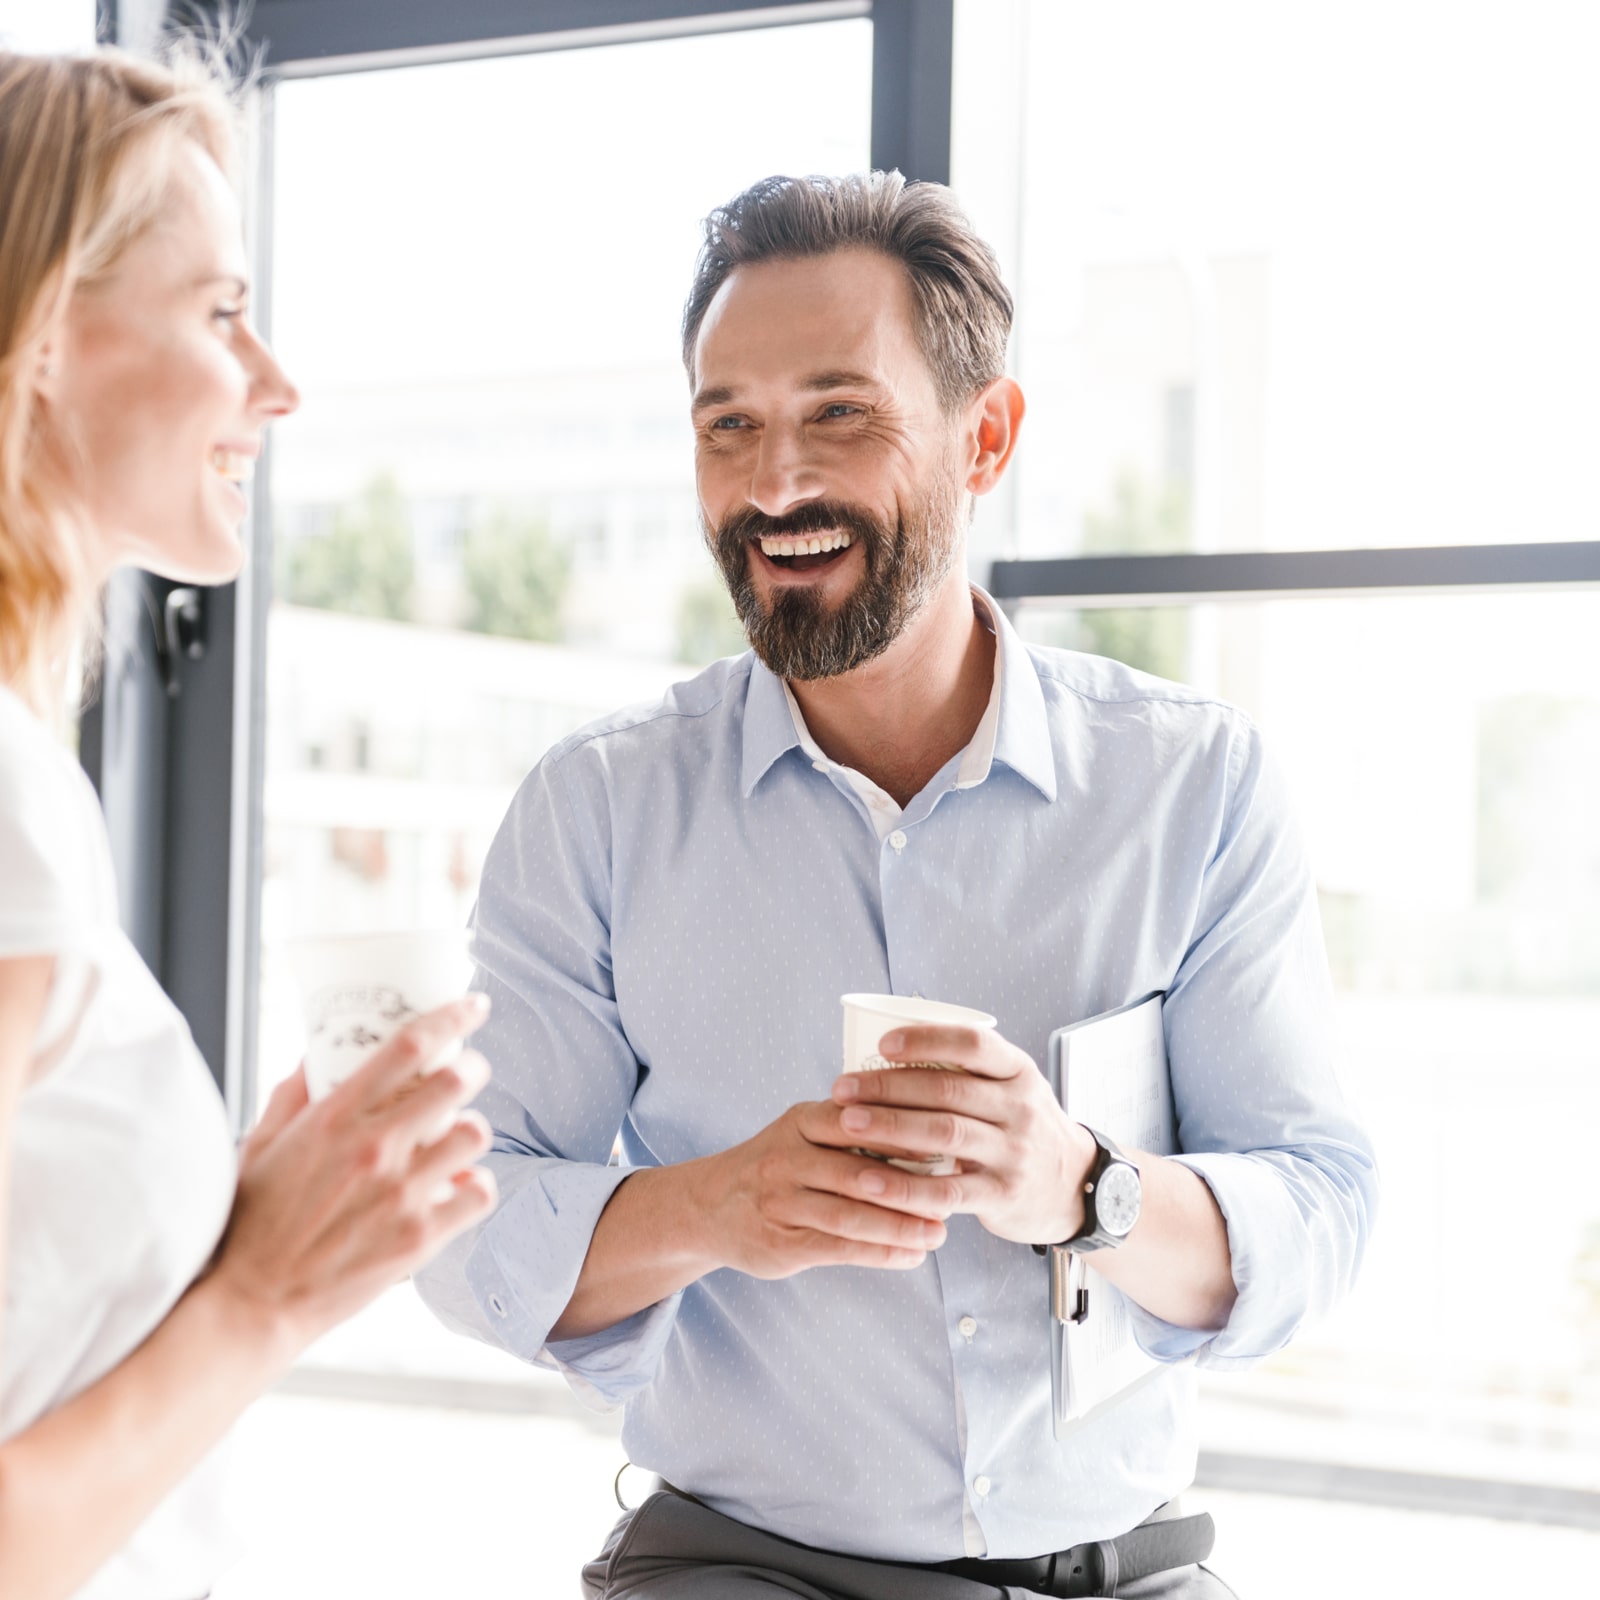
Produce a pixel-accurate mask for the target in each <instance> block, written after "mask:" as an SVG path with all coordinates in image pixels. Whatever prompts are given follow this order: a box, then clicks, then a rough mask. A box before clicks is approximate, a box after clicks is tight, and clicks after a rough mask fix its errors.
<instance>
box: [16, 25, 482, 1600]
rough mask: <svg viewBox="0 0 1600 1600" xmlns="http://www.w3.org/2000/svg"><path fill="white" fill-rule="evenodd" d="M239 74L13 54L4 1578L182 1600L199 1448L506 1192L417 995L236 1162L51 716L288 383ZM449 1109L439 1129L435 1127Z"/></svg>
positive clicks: (224, 503) (290, 1087) (219, 564)
mask: <svg viewBox="0 0 1600 1600" xmlns="http://www.w3.org/2000/svg"><path fill="white" fill-rule="evenodd" d="M232 156H233V149H232V141H231V136H230V111H229V106H228V102H227V100H226V98H225V96H224V95H223V94H222V92H221V91H220V90H219V89H218V88H217V87H216V86H215V85H214V84H213V83H212V82H211V81H210V80H209V78H208V77H207V76H206V75H205V74H204V73H203V72H201V71H200V70H199V69H198V68H195V67H192V66H191V67H174V68H173V69H171V70H168V69H165V68H160V67H156V66H153V65H150V64H146V63H141V62H137V61H135V60H133V59H131V58H128V57H124V56H120V55H116V54H112V53H106V54H102V55H99V56H95V57H91V58H84V59H74V60H51V59H40V58H25V57H19V56H16V55H11V54H6V53H0V1252H3V1253H0V1281H3V1283H4V1286H5V1294H4V1303H3V1310H0V1600H22V1597H26V1600H50V1597H54V1596H66V1595H74V1594H76V1595H79V1596H93V1597H96V1600H108V1597H113V1596H114V1597H125V1600H133V1597H135V1596H137V1597H139V1600H197V1597H198V1596H200V1595H203V1594H204V1593H206V1592H207V1591H208V1590H209V1588H210V1586H211V1584H212V1581H213V1579H214V1577H215V1576H216V1574H217V1572H218V1571H219V1570H220V1568H221V1566H223V1565H224V1564H226V1561H227V1560H228V1559H229V1558H230V1555H231V1551H230V1549H229V1542H228V1535H227V1533H226V1530H225V1528H224V1527H223V1524H222V1523H221V1521H220V1519H219V1518H218V1516H217V1512H216V1505H215V1499H214V1484H213V1482H212V1478H213V1472H212V1468H211V1464H210V1463H209V1461H208V1457H209V1454H210V1452H211V1451H212V1447H213V1446H214V1445H215V1444H216V1443H217V1442H218V1440H219V1439H220V1438H221V1437H222V1435H223V1434H224V1432H225V1431H226V1430H227V1428H228V1427H229V1425H230V1424H231V1423H232V1422H233V1420H234V1419H235V1418H236V1417H237V1416H238V1415H239V1413H240V1412H241V1410H242V1409H243V1408H244V1407H245V1406H246V1405H247V1404H248V1403H249V1402H250V1400H251V1399H252V1398H253V1397H254V1396H255V1395H257V1394H259V1393H260V1392H261V1390H262V1389H263V1388H264V1387H265V1386H266V1385H267V1384H269V1383H270V1382H272V1380H273V1379H274V1378H276V1377H277V1376H278V1375H279V1374H280V1373H281V1372H282V1371H283V1370H284V1368H285V1367H286V1366H287V1365H288V1364H289V1362H290V1361H291V1360H292V1359H293V1358H294V1356H295V1355H296V1354H297V1353H298V1352H299V1351H300V1350H301V1349H303V1348H304V1347H305V1346H306V1345H307V1344H308V1343H310V1341H311V1340H312V1339H314V1338H315V1337H316V1336H317V1335H319V1334H320V1333H322V1332H324V1331H325V1330H326V1329H328V1328H329V1327H331V1326H332V1325H333V1324H335V1323H337V1322H339V1321H340V1320H342V1319H343V1318H345V1317H347V1316H349V1315H350V1314H351V1313H352V1312H354V1311H356V1310H358V1309H359V1308H360V1307H361V1306H362V1305H364V1304H365V1303H366V1302H367V1301H369V1300H371V1299H372V1298H373V1297H374V1296H375V1295H376V1294H377V1293H379V1292H380V1291H381V1290H382V1289H383V1288H385V1287H386V1286H388V1285H389V1284H391V1283H393V1282H395V1281H396V1280H398V1279H399V1278H401V1277H402V1276H404V1275H405V1274H406V1273H408V1272H409V1271H411V1270H412V1269H413V1268H414V1267H416V1266H418V1265H419V1264H420V1263H422V1262H423V1261H425V1260H426V1259H427V1258H428V1257H429V1256H430V1255H431V1254H432V1253H433V1252H434V1251H435V1250H437V1249H438V1248H439V1247H440V1246H441V1245H442V1244H443V1243H444V1242H445V1241H446V1240H447V1239H449V1238H450V1237H451V1236H453V1235H454V1234H455V1233H457V1232H459V1231H460V1230H461V1229H462V1228H464V1227H466V1226H468V1225H469V1224H471V1223H473V1222H475V1221H477V1220H479V1219H480V1218H482V1217H483V1216H485V1215H486V1214H487V1213H488V1212H489V1211H490V1210H491V1209H492V1207H493V1204H494V1191H493V1185H492V1182H491V1180H490V1178H489V1177H488V1175H487V1174H486V1173H485V1172H483V1171H482V1170H480V1169H478V1168H476V1167H474V1166H473V1162H474V1161H475V1160H476V1158H477V1157H478V1156H479V1155H480V1154H481V1153H482V1151H483V1150H484V1148H485V1146H486V1143H487V1138H488V1134H487V1129H486V1127H485V1126H484V1124H483V1123H482V1121H481V1119H479V1118H477V1117H476V1116H474V1115H472V1114H470V1113H464V1114H459V1115H456V1116H454V1118H453V1119H452V1118H451V1116H450V1113H452V1112H459V1108H460V1106H461V1105H462V1104H463V1103H464V1102H465V1101H466V1100H467V1099H468V1098H470V1097H471V1095H472V1094H474V1093H475V1092H476V1091H477V1090H478V1089H479V1088H480V1087H481V1086H482V1084H483V1082H484V1080H485V1078H486V1076H487V1067H486V1066H485V1065H484V1063H483V1061H482V1058H481V1057H478V1056H476V1055H473V1054H472V1053H471V1052H468V1053H466V1054H464V1055H462V1056H461V1057H460V1058H459V1060H458V1062H457V1064H456V1066H455V1067H454V1068H450V1069H445V1070H443V1071H439V1072H435V1073H433V1074H431V1075H429V1076H426V1077H421V1076H419V1066H420V1064H422V1063H425V1062H427V1061H429V1060H430V1059H432V1058H433V1057H434V1056H435V1055H436V1054H437V1053H438V1052H439V1051H440V1049H441V1048H442V1047H443V1046H444V1045H446V1044H447V1043H448V1042H449V1041H450V1040H452V1039H453V1038H456V1037H459V1036H461V1035H463V1034H466V1033H468V1032H470V1031H471V1030H472V1029H473V1028H475V1027H476V1026H477V1025H478V1023H479V1022H481V1021H482V1019H483V1015H484V1009H483V1002H482V1001H481V1000H480V999H477V998H474V999H464V1000H462V1001H461V1002H459V1003H457V1004H455V1005H452V1006H449V1007H445V1008H443V1009H442V1010H440V1011H437V1012H434V1013H433V1014H431V1015H430V1016H428V1017H425V1018H423V1019H421V1020H420V1021H419V1022H417V1023H415V1024H413V1025H412V1027H411V1029H410V1030H409V1031H408V1032H407V1033H405V1034H402V1035H401V1036H400V1037H399V1039H398V1040H396V1041H395V1042H394V1043H393V1044H392V1045H391V1046H390V1047H388V1048H386V1049H385V1050H383V1051H382V1052H381V1053H380V1054H379V1055H378V1056H377V1057H376V1058H375V1059H374V1060H373V1061H372V1062H371V1063H369V1064H368V1065H367V1066H366V1067H365V1068H363V1070H362V1071H361V1072H360V1073H358V1074H357V1075H356V1076H355V1077H354V1078H352V1079H351V1080H349V1081H348V1082H347V1083H346V1084H344V1085H343V1086H342V1087H341V1088H340V1089H338V1090H337V1091H335V1093H334V1094H332V1095H331V1096H329V1097H328V1098H327V1099H326V1100H323V1101H321V1102H319V1103H318V1104H316V1105H309V1104H308V1103H307V1099H306V1091H305V1085H304V1081H303V1079H302V1078H301V1077H300V1076H299V1075H296V1076H295V1077H294V1078H293V1079H291V1080H290V1081H289V1082H288V1083H287V1084H285V1085H284V1086H283V1087H281V1088H280V1089H279V1090H278V1091H277V1093H276V1094H275V1095H274V1096H273V1098H272V1100H271V1103H270V1104H269V1105H268V1107H267V1110H266V1112H265V1115H264V1116H263V1117H262V1119H261V1122H260V1125H259V1126H258V1127H257V1128H256V1129H255V1131H254V1132H253V1133H252V1134H251V1136H250V1137H249V1138H248V1139H247V1140H246V1142H245V1144H244V1145H243V1147H242V1149H241V1150H240V1151H239V1153H238V1156H237V1159H236V1157H235V1153H234V1148H233V1141H232V1139H231V1137H230V1135H229V1130H228V1127H227V1123H226V1120H225V1118H224V1114H223V1110H222V1106H221V1104H220V1101H219V1100H218V1097H217V1095H216V1092H215V1089H214V1087H213V1085H212V1083H211V1080H210V1077H209V1074H208V1073H207V1071H206V1068H205V1065H204V1063H203V1062H202V1061H201V1059H200V1057H199V1055H198V1053H197V1051H196V1049H195V1047H194V1044H193V1042H192V1041H191V1039H190V1037H189V1034H188V1030H187V1029H186V1027H185V1026H184V1023H183V1021H182V1019H181V1018H180V1017H179V1015H178V1014H177V1012H176V1011H175V1010H174V1009H173V1007H172V1006H171V1004H170V1003H169V1002H168V1001H167V999H166V997H165V996H164V995H163V994H162V992H161V990H160V989H159V988H158V986H157V985H156V983H155V981H154V979H153V978H152V977H151V976H150V974H149V972H148V971H147V970H146V969H145V968H144V966H143V965H142V964H141V962H140V960H139V958H138V956H137V955H136V954H135V953H134V951H133V948H132V947H131V945H129V943H128V942H127V940H126V939H125V938H124V937H123V935H122V934H121V933H120V931H119V930H118V926H117V916H116V906H115V891H114V884H113V879H112V872H111V863H110V857H109V852H108V847H107V841H106V836H105V830H104V826H103V824H102V822H101V819H100V815H99V811H98V808H97V806H96V803H95V798H94V795H93V792H92V791H91V790H90V788H89V787H88V785H87V783H86V781H85V779H84V777H83V774H82V772H81V770H80V769H79V768H78V767H77V766H76V764H75V763H74V762H73V761H72V760H71V759H70V758H69V756H68V755H67V754H66V753H65V752H64V751H63V750H62V749H61V747H60V745H59V743H58V742H57V741H56V740H55V739H54V738H53V737H52V736H51V735H50V734H49V732H48V731H47V729H46V721H47V720H48V718H49V715H50V712H51V708H52V707H54V706H59V705H61V704H62V703H63V701H64V697H65V695H66V693H67V689H68V685H67V683H66V668H65V665H64V664H65V663H66V662H67V661H68V660H69V659H71V658H72V656H73V654H74V649H75V646H76V645H77V644H78V642H79V640H80V638H81V636H82V635H83V634H84V632H85V628H86V624H87V621H88V619H89V617H90V615H91V612H92V610H93V608H94V606H95V604H96V600H97V597H98V594H99V591H100V589H101V587H102V585H103V584H104V582H105V579H106V578H107V576H108V575H109V574H110V572H111V571H112V570H113V569H114V568H116V567H117V566H119V565H123V564H128V563H136V564H138V565H140V566H143V567H146V568H149V569H151V570H153V571H156V572H159V573H162V574H165V575H166V576H169V577H172V578H175V579H181V580H183V581H185V582H190V583H216V582H222V581H225V580H226V579H228V578H231V577H232V576H233V575H234V574H235V573H236V572H237V570H238V568H239V565H240V561H241V550H240V543H239V527H240V523H241V521H242V519H243V517H244V514H245V499H244V495H243V492H242V488H241V485H242V484H243V482H244V481H245V480H246V479H247V478H248V477H249V472H250V466H251V462H252V459H253V458H254V457H255V456H256V455H257V454H258V452H259V451H260V448H261V440H262V434H263V430H264V429H265V428H266V426H267V425H268V423H270V422H272V421H274V420H275V419H277V418H280V417H283V416H286V415H287V414H288V413H289V412H291V411H292V410H293V409H294V407H295V404H296V395H295V391H294V388H293V386H292V385H291V384H290V382H289V380H288V379H287V378H286V377H285V376H284V374H283V373H282V371H281V370H280V369H279V367H278V365H277V363H276V362H275V361H274V360H273V358H272V355H271V353H270V352H269V351H268V350H267V349H266V347H265V346H264V345H263V344H262V343H261V342H260V341H259V340H258V339H257V338H256V336H255V334H254V333H253V332H252V330H251V327H250V322H249V312H248V304H247V296H248V272H247V270H246V262H245V259H244V255H243V249H242V244H241V229H240V221H239V212H238V206H237V202H236V200H235V197H234V193H233V190H232V188H231V186H230V183H229V180H228V178H227V177H226V176H225V174H226V172H227V171H228V169H229V167H230V163H231V160H232ZM441 1116H443V1117H444V1119H445V1120H446V1122H448V1123H450V1124H451V1125H450V1131H449V1132H447V1133H446V1134H445V1135H444V1136H443V1137H442V1138H437V1139H435V1140H434V1141H433V1142H432V1143H428V1142H426V1138H427V1134H426V1132H425V1130H429V1129H437V1127H438V1125H439V1119H440V1118H441Z"/></svg>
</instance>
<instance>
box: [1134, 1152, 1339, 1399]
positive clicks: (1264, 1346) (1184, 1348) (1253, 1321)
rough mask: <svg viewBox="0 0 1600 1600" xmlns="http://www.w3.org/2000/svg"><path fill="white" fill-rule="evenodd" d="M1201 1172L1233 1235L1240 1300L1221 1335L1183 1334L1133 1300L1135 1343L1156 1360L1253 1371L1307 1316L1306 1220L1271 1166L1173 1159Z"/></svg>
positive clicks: (1241, 1157)
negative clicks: (1252, 1367)
mask: <svg viewBox="0 0 1600 1600" xmlns="http://www.w3.org/2000/svg"><path fill="white" fill-rule="evenodd" d="M1169 1159H1170V1160H1173V1161H1178V1162H1181V1163H1182V1164H1183V1165H1184V1166H1186V1167H1188V1168H1189V1169H1190V1170H1191V1171H1193V1172H1195V1173H1197V1174H1198V1175H1199V1176H1200V1178H1201V1179H1202V1180H1203V1181H1204V1182H1205V1184H1206V1187H1207V1188H1209V1189H1210V1190H1211V1193H1212V1196H1213V1197H1214V1198H1215V1200H1216V1202H1217V1207H1218V1209H1219V1210H1220V1211H1221V1212H1222V1219H1223V1221H1224V1222H1225V1223H1226V1224H1227V1229H1228V1252H1229V1255H1230V1257H1231V1260H1232V1267H1233V1284H1234V1290H1235V1294H1236V1298H1235V1300H1234V1304H1233V1310H1232V1311H1231V1312H1230V1313H1229V1315H1228V1320H1227V1322H1226V1323H1225V1324H1224V1326H1223V1327H1222V1328H1221V1329H1220V1330H1211V1331H1207V1330H1205V1329H1196V1328H1182V1327H1179V1326H1178V1325H1177V1324H1176V1323H1172V1322H1167V1321H1164V1320H1163V1319H1162V1318H1160V1317H1157V1316H1155V1315H1153V1314H1152V1313H1151V1312H1149V1311H1146V1310H1145V1309H1144V1308H1143V1307H1142V1306H1139V1305H1136V1304H1135V1303H1134V1302H1133V1301H1132V1300H1129V1301H1128V1309H1129V1312H1130V1313H1131V1315H1132V1317H1133V1329H1134V1337H1135V1338H1136V1339H1137V1340H1138V1341H1139V1347H1140V1348H1141V1349H1142V1350H1143V1351H1144V1353H1145V1354H1146V1355H1147V1356H1149V1357H1150V1358H1151V1359H1152V1360H1155V1361H1165V1362H1176V1361H1187V1360H1190V1359H1193V1360H1194V1361H1195V1362H1196V1364H1197V1365H1198V1366H1202V1367H1209V1368H1212V1369H1214V1370H1220V1371H1228V1370H1230V1369H1234V1370H1237V1369H1241V1368H1245V1367H1251V1366H1254V1365H1255V1363H1256V1362H1258V1361H1260V1360H1261V1359H1262V1358H1263V1357H1265V1356H1269V1355H1271V1354H1272V1353H1273V1351H1275V1350H1279V1349H1282V1347H1283V1346H1284V1345H1285V1344H1287V1343H1288V1342H1289V1340H1290V1339H1291V1338H1292V1337H1293V1335H1294V1333H1295V1330H1296V1329H1297V1328H1298V1327H1299V1326H1300V1323H1301V1321H1302V1319H1303V1318H1304V1316H1305V1311H1306V1286H1305V1282H1304V1272H1303V1270H1301V1264H1302V1263H1303V1262H1304V1260H1305V1254H1306V1251H1307V1250H1308V1249H1309V1248H1310V1241H1309V1240H1308V1238H1307V1234H1306V1226H1305V1221H1304V1219H1303V1218H1302V1216H1301V1214H1300V1210H1299V1208H1298V1207H1297V1206H1296V1205H1295V1203H1294V1201H1293V1199H1292V1198H1291V1197H1290V1195H1289V1194H1288V1193H1287V1191H1286V1190H1285V1187H1284V1183H1283V1179H1282V1178H1281V1177H1280V1176H1279V1174H1278V1173H1276V1172H1274V1171H1273V1170H1272V1168H1271V1167H1270V1166H1267V1165H1265V1164H1263V1163H1261V1162H1259V1161H1256V1160H1254V1159H1252V1158H1251V1157H1250V1156H1249V1155H1246V1154H1239V1153H1232V1152H1229V1153H1217V1154H1203V1155H1180V1156H1172V1157H1170V1158H1169Z"/></svg>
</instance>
